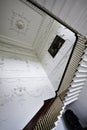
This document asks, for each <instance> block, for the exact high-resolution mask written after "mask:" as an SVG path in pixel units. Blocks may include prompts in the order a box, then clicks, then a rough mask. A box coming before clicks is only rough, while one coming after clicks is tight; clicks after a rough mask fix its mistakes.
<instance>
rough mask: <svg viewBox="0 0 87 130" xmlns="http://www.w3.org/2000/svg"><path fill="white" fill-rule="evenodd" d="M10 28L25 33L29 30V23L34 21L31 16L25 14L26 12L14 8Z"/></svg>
mask: <svg viewBox="0 0 87 130" xmlns="http://www.w3.org/2000/svg"><path fill="white" fill-rule="evenodd" d="M9 21H10V27H9V29H10V30H13V31H15V32H17V33H21V34H23V35H25V34H26V33H27V32H28V30H29V25H30V23H31V22H32V21H31V20H30V19H29V18H26V17H25V16H24V13H22V14H20V13H18V12H16V11H13V10H12V16H11V18H9Z"/></svg>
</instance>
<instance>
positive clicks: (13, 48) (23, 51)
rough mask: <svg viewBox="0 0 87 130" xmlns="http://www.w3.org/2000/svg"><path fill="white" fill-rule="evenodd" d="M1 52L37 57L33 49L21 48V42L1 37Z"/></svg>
mask: <svg viewBox="0 0 87 130" xmlns="http://www.w3.org/2000/svg"><path fill="white" fill-rule="evenodd" d="M0 52H2V53H4V52H7V53H12V54H17V55H24V56H32V57H36V54H35V52H34V50H33V48H29V47H25V46H24V47H23V46H20V44H19V42H17V41H15V40H12V39H9V38H7V37H5V36H1V35H0Z"/></svg>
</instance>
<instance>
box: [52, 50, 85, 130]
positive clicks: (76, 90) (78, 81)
mask: <svg viewBox="0 0 87 130" xmlns="http://www.w3.org/2000/svg"><path fill="white" fill-rule="evenodd" d="M86 80H87V49H85V51H84V55H83V56H82V57H81V61H80V63H79V66H78V68H77V71H76V73H75V75H74V78H73V80H72V82H71V85H70V87H69V89H68V92H67V95H66V96H65V99H64V101H63V107H62V110H61V111H60V115H59V116H58V117H57V118H58V120H57V121H56V122H55V127H54V128H53V129H52V130H57V126H58V125H60V120H61V117H62V114H63V113H64V110H65V107H66V106H67V105H69V104H70V103H72V102H74V101H76V100H77V99H78V97H79V94H80V92H81V90H82V88H83V87H84V85H85V81H86Z"/></svg>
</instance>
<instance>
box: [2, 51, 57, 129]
mask: <svg viewBox="0 0 87 130" xmlns="http://www.w3.org/2000/svg"><path fill="white" fill-rule="evenodd" d="M22 53H23V52H22ZM33 55H34V54H33ZM54 96H55V91H54V89H53V87H52V85H51V83H50V81H49V79H48V78H47V75H46V73H45V71H44V70H43V68H42V66H41V64H40V62H39V60H38V59H37V58H36V57H29V56H26V55H25V56H24V55H18V54H14V53H13V54H12V53H10V52H6V51H3V52H2V51H0V130H21V129H23V127H25V125H26V124H27V123H28V122H29V121H30V120H31V118H32V117H33V116H34V115H35V114H36V113H37V111H38V110H39V109H40V108H41V107H42V105H43V104H44V100H46V99H49V98H52V97H54Z"/></svg>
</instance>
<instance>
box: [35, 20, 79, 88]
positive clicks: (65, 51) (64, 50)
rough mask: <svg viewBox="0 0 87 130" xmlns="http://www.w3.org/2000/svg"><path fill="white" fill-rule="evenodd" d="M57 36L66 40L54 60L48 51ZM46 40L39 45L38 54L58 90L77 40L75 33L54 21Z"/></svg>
mask: <svg viewBox="0 0 87 130" xmlns="http://www.w3.org/2000/svg"><path fill="white" fill-rule="evenodd" d="M45 35H46V34H45ZM56 35H59V36H60V37H62V38H63V39H65V43H64V44H63V46H62V47H61V49H60V50H59V52H58V53H57V55H56V56H55V57H54V58H53V57H52V56H51V55H50V54H49V52H48V49H49V47H50V45H51V44H52V41H53V40H54V38H55V36H56ZM44 39H45V38H44ZM44 39H43V40H42V41H41V42H40V43H39V44H37V48H36V52H37V55H38V57H39V59H40V61H41V63H42V65H43V68H44V70H45V71H46V73H47V75H48V77H49V79H50V81H51V83H52V84H53V87H54V88H55V90H57V89H58V85H59V83H60V80H61V77H62V74H63V72H64V69H65V66H66V63H67V61H68V58H69V55H70V52H71V49H72V47H73V44H74V42H75V39H76V38H75V35H74V33H73V32H71V31H70V30H68V29H67V28H65V27H64V26H62V25H61V24H60V23H58V22H57V21H53V23H52V24H51V27H50V29H49V31H48V33H47V39H45V40H44Z"/></svg>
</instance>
